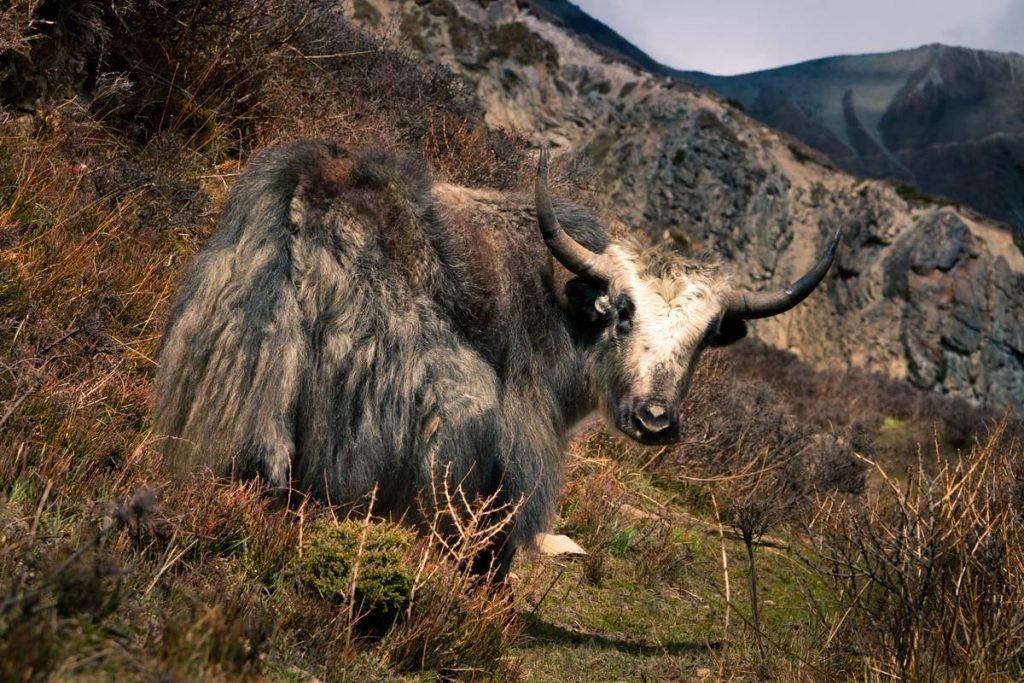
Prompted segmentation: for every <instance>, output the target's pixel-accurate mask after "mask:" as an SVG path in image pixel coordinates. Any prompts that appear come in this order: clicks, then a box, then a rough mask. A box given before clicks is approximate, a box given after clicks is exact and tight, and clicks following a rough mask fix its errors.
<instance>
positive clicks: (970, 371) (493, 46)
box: [351, 0, 1024, 410]
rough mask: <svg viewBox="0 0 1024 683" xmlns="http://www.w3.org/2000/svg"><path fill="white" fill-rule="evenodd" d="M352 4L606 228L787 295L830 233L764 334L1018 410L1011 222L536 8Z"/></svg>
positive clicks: (1023, 324)
mask: <svg viewBox="0 0 1024 683" xmlns="http://www.w3.org/2000/svg"><path fill="white" fill-rule="evenodd" d="M351 12H352V14H353V17H354V18H355V20H357V21H358V22H361V23H362V24H363V25H365V26H367V27H368V28H371V29H376V30H378V31H381V32H384V33H386V34H389V35H393V36H394V35H395V33H396V31H395V30H394V28H395V27H397V40H399V41H400V42H401V43H403V44H404V45H405V46H406V47H408V48H409V49H411V50H413V51H415V52H417V53H419V54H422V55H423V56H424V57H425V58H427V59H429V60H432V61H435V62H438V63H441V64H444V65H447V66H448V67H450V68H451V69H452V70H454V71H455V72H457V73H459V74H462V75H463V76H465V77H466V78H467V79H468V80H469V82H470V83H472V84H473V85H474V86H475V88H476V90H477V93H478V95H479V98H480V100H481V102H482V103H483V104H484V106H485V107H486V111H487V120H488V122H489V123H490V124H492V125H494V126H499V127H505V128H511V129H514V130H516V131H518V132H519V133H521V134H524V135H526V136H528V137H530V138H531V139H532V140H533V141H535V142H536V143H537V144H541V143H547V144H552V145H555V146H556V147H558V148H560V150H562V152H561V156H562V159H563V164H564V165H565V166H568V165H570V164H571V163H573V162H576V161H580V160H582V161H584V162H585V163H586V164H589V165H590V167H591V169H592V177H591V179H590V185H589V188H588V191H587V192H585V195H586V196H585V197H583V198H582V200H583V201H585V202H587V203H589V204H591V205H592V206H594V207H595V208H596V209H597V210H598V211H599V213H600V214H601V215H602V216H603V217H604V218H605V219H606V220H608V221H609V222H611V224H612V225H613V226H615V227H617V228H618V229H622V230H642V231H645V232H646V233H648V234H649V235H650V236H651V237H652V238H653V239H663V240H671V241H674V242H676V243H677V244H679V245H680V247H681V248H691V249H697V248H707V249H711V250H714V251H716V252H718V253H720V254H721V255H722V257H723V258H724V259H725V260H727V261H728V263H729V264H730V267H731V268H732V269H733V272H734V275H735V278H736V279H737V280H738V281H739V282H741V283H742V284H745V285H749V286H754V287H778V286H782V285H783V284H784V283H786V282H788V281H790V280H791V278H793V277H794V275H796V274H798V273H800V272H802V271H803V270H805V269H806V268H807V267H808V266H809V265H810V263H811V262H812V260H813V259H814V258H815V256H816V254H817V253H818V252H819V251H820V250H821V248H822V246H823V244H824V242H825V240H826V238H827V236H828V235H829V234H830V233H831V232H832V231H833V230H834V229H835V228H836V227H840V226H841V227H842V228H843V230H844V234H845V236H844V240H843V244H842V247H841V250H840V254H839V257H838V265H837V267H836V268H834V269H833V272H832V273H831V275H830V277H829V280H828V281H827V285H826V286H825V288H824V289H825V292H824V293H823V294H819V295H816V296H814V297H812V299H811V300H810V301H809V302H808V303H807V304H805V305H804V306H801V307H800V308H798V309H797V310H796V311H794V312H791V313H789V314H787V315H785V316H780V317H778V318H774V319H769V320H765V321H762V322H760V323H758V324H757V326H756V328H755V334H756V335H757V336H758V337H760V338H761V339H763V340H765V341H767V342H769V343H771V344H773V345H775V346H777V347H779V348H783V349H788V350H790V351H792V352H794V353H796V354H798V355H799V356H801V357H803V358H804V359H807V360H809V361H812V362H813V363H815V364H817V365H819V366H821V367H842V366H846V365H849V364H855V365H859V366H864V367H868V368H872V369H875V370H879V371H882V372H885V373H888V374H889V375H891V376H894V377H898V378H906V379H908V380H909V381H911V382H912V383H913V384H915V385H917V386H919V387H922V388H926V389H930V390H933V391H937V392H941V393H946V394H951V395H956V396H961V397H964V398H967V399H970V400H972V401H976V402H980V403H983V404H986V405H990V406H994V407H1009V406H1012V407H1014V408H1016V409H1017V410H1024V253H1022V252H1021V251H1020V250H1019V249H1018V248H1017V247H1016V246H1015V245H1014V243H1013V241H1012V238H1011V235H1010V233H1009V232H1007V231H1006V230H1005V228H1004V226H1001V225H999V224H998V223H995V222H993V221H991V220H988V219H986V218H983V217H982V216H980V215H979V214H977V213H974V212H973V211H970V210H966V209H958V208H956V207H953V206H940V205H937V204H934V203H929V202H928V201H924V200H920V199H919V198H918V199H913V200H908V199H906V198H904V197H901V196H900V194H898V193H897V191H896V189H895V188H894V187H893V186H892V185H891V184H889V183H884V182H878V181H873V180H861V179H858V178H855V177H852V176H850V175H847V174H846V173H844V172H842V171H840V170H838V169H836V168H835V167H834V166H831V165H830V164H828V163H822V162H821V161H820V159H819V156H818V155H817V154H816V153H815V152H813V151H811V150H809V149H808V148H806V147H804V146H803V145H801V144H798V143H796V142H795V141H793V140H792V139H791V138H789V137H788V136H784V135H780V134H779V133H776V132H775V131H773V130H770V129H769V128H767V127H765V126H764V125H762V124H761V123H760V122H758V121H756V120H754V119H752V118H750V117H749V116H748V115H747V114H745V113H744V112H743V111H742V110H741V109H740V108H737V107H735V106H733V105H731V104H730V103H728V102H727V101H726V100H724V99H723V98H720V97H719V96H717V95H714V94H712V93H710V92H706V91H703V90H700V89H697V88H694V87H691V86H687V85H685V84H683V83H680V82H679V81H677V80H673V79H668V78H665V77H662V76H657V75H652V74H651V73H650V72H648V71H647V70H645V69H643V68H642V67H641V66H640V65H637V64H635V63H633V62H631V61H630V60H627V59H616V58H615V57H614V56H613V55H612V54H611V53H610V52H609V51H608V50H607V49H604V48H602V47H595V46H594V45H593V44H592V42H593V41H590V40H583V39H581V38H579V37H578V36H577V35H576V34H575V33H574V32H572V31H570V30H569V29H567V28H566V27H565V26H564V25H563V24H562V23H561V22H557V21H552V20H551V17H550V15H549V13H546V12H545V11H543V8H541V9H540V10H538V8H537V5H535V4H534V3H531V2H515V1H514V0H500V1H495V2H490V3H481V2H476V1H475V0H418V1H417V2H402V3H394V2H387V1H386V0H356V1H355V2H354V3H353V6H352V8H351ZM907 97H910V96H909V95H908V96H907Z"/></svg>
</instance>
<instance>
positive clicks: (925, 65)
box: [680, 45, 1024, 229]
mask: <svg viewBox="0 0 1024 683" xmlns="http://www.w3.org/2000/svg"><path fill="white" fill-rule="evenodd" d="M680 75H681V76H683V77H684V78H686V79H688V80H690V81H692V82H694V83H698V84H700V85H703V86H706V87H708V88H711V89H713V90H714V91H716V92H718V93H719V94H721V95H722V96H724V97H728V98H731V99H734V100H736V101H738V102H740V103H742V105H743V106H744V108H746V110H747V111H748V112H749V113H750V115H751V116H753V117H754V118H757V119H759V120H761V121H764V122H765V123H767V124H768V125H770V126H772V127H774V128H778V129H779V130H783V131H786V132H787V133H790V134H791V135H793V136H795V137H797V138H798V139H800V140H802V141H803V142H805V143H807V144H809V145H811V146H812V147H815V148H817V149H819V150H821V151H823V152H825V153H826V154H828V155H829V157H830V158H831V159H832V160H833V161H835V162H836V163H837V164H839V166H841V167H842V168H843V169H845V170H847V171H849V172H851V173H855V174H858V175H865V176H869V177H873V178H892V179H895V180H898V181H900V182H903V183H907V184H910V185H913V186H915V187H918V188H920V189H921V190H923V191H925V192H928V193H932V194H936V195H941V196H944V197H949V198H951V199H954V200H956V201H958V202H963V203H964V204H967V205H969V206H972V207H974V208H975V209H978V210H979V211H982V212H984V213H985V214H987V215H989V216H992V217H994V218H997V219H999V220H1002V221H1005V222H1007V223H1010V224H1011V225H1013V226H1015V227H1017V228H1020V229H1024V56H1022V55H1019V54H1013V53H998V52H987V51H982V50H968V49H964V48H955V47H947V46H944V45H927V46H924V47H920V48H917V49H914V50H903V51H900V52H891V53H886V54H873V55H857V56H843V57H829V58H827V59H818V60H814V61H811V62H805V63H802V64H796V65H793V66H787V67H783V68H780V69H772V70H770V71H760V72H756V73H751V74H744V75H740V76H729V77H723V76H711V75H709V74H703V73H698V72H684V73H681V74H680Z"/></svg>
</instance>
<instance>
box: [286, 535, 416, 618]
mask: <svg viewBox="0 0 1024 683" xmlns="http://www.w3.org/2000/svg"><path fill="white" fill-rule="evenodd" d="M414 538H415V536H414V534H413V533H412V532H411V531H409V530H408V529H405V528H403V527H400V526H398V525H395V524H387V523H379V524H362V523H360V522H355V521H345V522H340V523H335V522H327V523H324V524H321V525H320V526H318V527H317V528H316V529H314V531H313V534H312V536H311V537H310V540H309V543H308V545H307V546H306V547H305V548H304V550H303V554H302V558H301V559H300V560H299V561H298V563H297V568H296V578H297V581H298V584H299V585H300V586H301V587H302V588H303V589H304V590H306V591H307V592H309V593H311V594H313V595H316V596H318V597H320V598H322V599H324V600H327V601H329V602H333V603H336V604H339V605H340V604H345V603H347V602H348V599H349V595H350V592H351V591H352V583H353V573H354V574H355V601H356V604H357V605H358V607H359V609H360V610H362V611H363V612H366V613H373V614H375V615H378V616H389V615H394V614H396V613H397V612H398V610H399V609H401V608H402V606H403V605H404V604H405V603H406V601H407V600H408V599H409V593H410V591H411V590H412V585H413V571H412V568H411V567H409V566H408V565H407V564H406V563H405V562H404V561H403V555H404V554H405V552H406V551H407V550H408V549H409V547H410V546H411V545H412V542H413V540H414Z"/></svg>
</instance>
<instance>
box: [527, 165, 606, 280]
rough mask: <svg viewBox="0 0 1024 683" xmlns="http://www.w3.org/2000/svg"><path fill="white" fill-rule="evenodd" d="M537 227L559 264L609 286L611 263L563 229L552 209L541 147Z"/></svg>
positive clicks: (538, 169) (538, 167) (546, 170)
mask: <svg viewBox="0 0 1024 683" xmlns="http://www.w3.org/2000/svg"><path fill="white" fill-rule="evenodd" d="M536 203H537V223H538V224H539V225H540V232H541V234H542V235H544V242H545V243H546V244H547V245H548V251H550V252H551V255H552V256H554V257H555V258H556V259H558V262H559V263H561V264H562V265H563V266H565V267H566V268H568V269H569V270H570V271H572V272H573V273H575V274H576V275H579V276H580V277H582V278H585V279H588V280H592V281H595V282H600V283H602V284H607V283H608V281H609V280H611V272H612V267H611V266H612V264H611V259H609V258H608V256H606V255H605V254H598V253H595V252H593V251H590V250H589V249H587V248H586V247H584V246H583V245H582V244H580V243H579V242H577V241H576V240H574V239H573V238H572V237H570V236H569V234H568V233H567V232H566V231H565V230H564V229H562V226H561V225H560V224H559V223H558V219H557V218H556V217H555V210H554V209H553V208H552V206H551V195H550V194H548V150H547V148H546V147H541V150H540V162H539V163H538V165H537V188H536Z"/></svg>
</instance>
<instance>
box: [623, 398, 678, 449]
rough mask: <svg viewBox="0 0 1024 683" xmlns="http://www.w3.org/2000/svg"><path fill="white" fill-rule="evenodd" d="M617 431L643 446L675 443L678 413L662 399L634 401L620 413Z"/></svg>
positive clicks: (676, 439)
mask: <svg viewBox="0 0 1024 683" xmlns="http://www.w3.org/2000/svg"><path fill="white" fill-rule="evenodd" d="M619 429H620V430H621V431H622V432H623V433H625V434H627V435H629V436H631V437H633V438H634V439H636V440H637V441H639V442H640V443H643V444H650V445H653V444H670V443H675V442H676V441H678V440H679V416H678V411H677V410H676V409H675V407H674V406H672V405H671V404H670V403H669V402H667V401H664V400H662V399H658V398H652V399H646V400H641V399H634V400H633V401H630V405H627V406H624V410H621V411H620V413H619Z"/></svg>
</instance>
